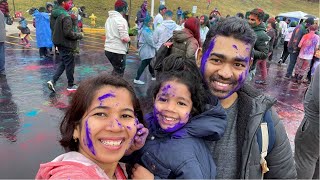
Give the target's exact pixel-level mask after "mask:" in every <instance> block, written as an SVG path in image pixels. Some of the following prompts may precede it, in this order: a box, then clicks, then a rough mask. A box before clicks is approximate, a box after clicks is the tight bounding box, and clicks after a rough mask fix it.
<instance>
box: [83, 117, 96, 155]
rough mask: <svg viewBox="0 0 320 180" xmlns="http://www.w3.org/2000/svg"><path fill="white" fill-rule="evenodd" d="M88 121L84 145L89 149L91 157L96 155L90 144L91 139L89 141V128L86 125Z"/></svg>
mask: <svg viewBox="0 0 320 180" xmlns="http://www.w3.org/2000/svg"><path fill="white" fill-rule="evenodd" d="M88 121H89V119H87V120H86V125H85V126H86V140H85V142H86V145H87V147H88V148H89V150H90V151H91V153H92V154H93V155H96V153H95V150H94V147H93V143H92V139H91V137H90V136H91V133H90V128H89V124H88Z"/></svg>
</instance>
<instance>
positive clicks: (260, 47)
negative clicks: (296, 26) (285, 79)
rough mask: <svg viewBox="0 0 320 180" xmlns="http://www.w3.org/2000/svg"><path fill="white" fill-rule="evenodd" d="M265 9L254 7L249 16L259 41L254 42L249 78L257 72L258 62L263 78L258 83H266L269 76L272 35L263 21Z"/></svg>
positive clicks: (250, 23)
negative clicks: (268, 63) (268, 32)
mask: <svg viewBox="0 0 320 180" xmlns="http://www.w3.org/2000/svg"><path fill="white" fill-rule="evenodd" d="M264 15H265V14H264V11H263V10H262V9H260V8H256V9H253V10H252V11H250V15H249V17H248V23H249V25H250V26H251V28H252V29H253V31H254V32H255V33H256V35H257V41H256V43H255V44H254V48H253V52H254V56H253V64H252V66H251V68H250V76H249V78H250V79H249V80H252V78H253V77H254V75H255V73H256V64H258V65H259V68H260V71H261V75H262V79H263V80H261V81H257V82H256V83H258V84H262V85H265V84H266V78H267V61H266V59H267V57H268V52H269V40H270V37H269V36H268V35H267V32H266V26H265V24H264V22H263V20H264Z"/></svg>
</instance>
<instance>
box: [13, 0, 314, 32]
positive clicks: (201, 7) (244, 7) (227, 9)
mask: <svg viewBox="0 0 320 180" xmlns="http://www.w3.org/2000/svg"><path fill="white" fill-rule="evenodd" d="M12 1H13V0H8V3H9V6H10V10H11V14H13V5H12ZM14 1H15V7H16V11H22V12H23V14H27V13H26V10H27V9H29V8H31V7H40V6H45V3H46V2H47V1H48V0H14ZM129 1H130V0H127V2H128V4H129ZM131 1H132V12H131V20H130V24H131V25H133V24H134V19H135V16H136V12H137V11H138V9H139V8H140V5H141V4H142V2H143V0H131ZM74 2H75V4H76V5H77V6H82V5H84V6H86V8H87V13H88V15H91V13H94V14H95V15H96V16H97V17H98V19H97V26H98V27H104V23H105V21H106V19H107V17H108V11H109V10H112V9H113V8H114V2H115V0H74ZM150 6H151V0H149V10H150ZM158 6H159V0H155V13H157V7H158ZM166 6H167V7H168V9H170V10H173V11H174V12H175V11H176V9H177V7H178V6H181V8H182V10H189V11H191V9H192V6H198V10H197V13H196V15H197V16H200V15H202V14H209V13H210V11H211V10H212V9H213V8H214V7H217V8H218V9H219V11H220V12H221V13H222V15H223V16H226V15H227V14H230V15H235V14H236V13H237V12H242V13H245V12H246V11H249V10H251V9H253V8H256V7H260V8H262V9H264V10H265V12H266V13H268V14H270V16H276V15H277V14H279V13H282V12H289V11H303V12H306V13H309V14H312V15H315V16H319V2H317V3H316V2H309V1H306V0H212V4H211V6H210V8H209V10H207V0H166ZM25 16H26V17H27V19H31V17H30V16H29V15H28V14H27V15H25ZM85 24H87V25H89V24H90V20H89V19H86V20H85Z"/></svg>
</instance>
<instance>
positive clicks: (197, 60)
mask: <svg viewBox="0 0 320 180" xmlns="http://www.w3.org/2000/svg"><path fill="white" fill-rule="evenodd" d="M202 55H203V53H202V48H199V49H198V50H197V52H196V63H197V66H198V68H200V66H201V58H202Z"/></svg>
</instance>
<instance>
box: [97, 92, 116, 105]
mask: <svg viewBox="0 0 320 180" xmlns="http://www.w3.org/2000/svg"><path fill="white" fill-rule="evenodd" d="M114 97H116V95H115V94H114V93H112V92H111V93H107V94H104V95H102V96H100V97H98V100H99V101H100V106H101V105H102V101H103V100H104V99H107V98H114Z"/></svg>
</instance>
